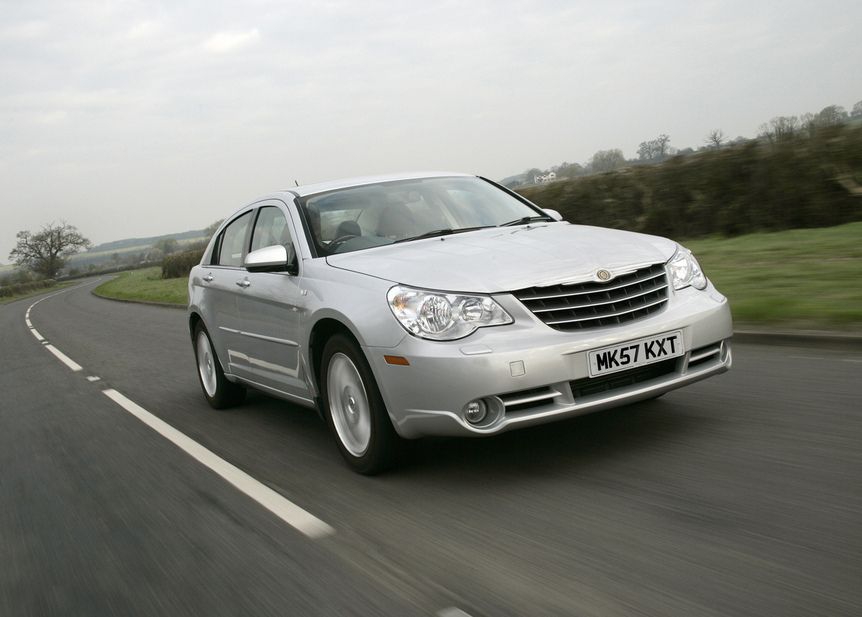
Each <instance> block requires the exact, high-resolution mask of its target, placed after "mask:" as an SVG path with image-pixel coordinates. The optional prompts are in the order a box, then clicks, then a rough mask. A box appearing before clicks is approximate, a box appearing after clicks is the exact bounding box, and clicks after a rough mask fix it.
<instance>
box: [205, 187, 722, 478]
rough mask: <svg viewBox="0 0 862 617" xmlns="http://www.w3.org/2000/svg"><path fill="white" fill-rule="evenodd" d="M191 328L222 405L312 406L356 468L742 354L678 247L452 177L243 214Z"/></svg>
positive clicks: (648, 393) (314, 196) (216, 252)
mask: <svg viewBox="0 0 862 617" xmlns="http://www.w3.org/2000/svg"><path fill="white" fill-rule="evenodd" d="M189 331H190V334H191V338H192V343H193V346H194V350H195V355H196V360H197V370H198V375H199V377H200V381H201V385H202V388H203V393H204V395H205V397H206V399H207V400H208V401H209V403H210V404H211V405H212V406H213V407H215V408H224V407H229V406H232V405H236V404H239V403H240V402H241V401H242V399H243V396H244V394H245V389H246V388H248V387H251V388H255V389H258V390H261V391H263V392H266V393H269V394H271V395H273V396H277V397H280V398H282V399H285V400H287V401H290V402H293V403H296V404H299V405H304V406H308V407H312V408H315V409H317V410H318V412H319V413H320V414H321V415H322V416H323V418H324V419H325V421H326V423H327V424H328V425H329V427H330V429H331V431H332V434H333V436H334V438H335V442H336V444H337V446H338V448H339V450H340V451H341V454H342V455H343V457H344V459H345V460H346V461H347V462H348V464H349V465H350V466H351V467H352V468H353V469H354V470H356V471H359V472H361V473H376V472H379V471H381V470H383V469H385V468H387V467H389V466H391V465H392V464H393V463H395V462H396V461H398V460H399V457H400V454H401V453H402V452H403V451H404V446H405V444H406V443H407V441H408V440H411V439H416V438H419V437H423V436H428V435H452V436H459V435H460V436H478V435H492V434H495V433H500V432H502V431H507V430H511V429H514V428H518V427H524V426H529V425H533V424H538V423H542V422H550V421H553V420H559V419H563V418H569V417H572V416H576V415H579V414H584V413H588V412H594V411H598V410H601V409H606V408H609V407H614V406H618V405H623V404H628V403H632V402H635V401H641V400H646V399H650V398H655V397H658V396H661V395H662V394H664V393H665V392H668V391H670V390H673V389H675V388H679V387H681V386H685V385H687V384H691V383H694V382H696V381H699V380H701V379H704V378H706V377H710V376H712V375H717V374H719V373H722V372H724V371H726V370H728V368H730V365H731V345H730V342H731V340H730V339H731V335H732V324H731V316H730V309H729V307H728V303H727V300H726V299H725V297H724V296H722V295H721V294H720V293H719V292H718V291H717V290H716V288H715V287H714V286H713V285H712V283H711V282H710V281H709V279H707V278H706V276H705V275H704V273H703V271H702V270H701V268H700V266H699V265H698V262H697V261H696V260H695V258H694V257H693V256H692V254H691V253H690V252H689V251H688V250H686V249H685V248H684V247H682V246H680V245H679V244H677V243H676V242H673V241H671V240H667V239H665V238H660V237H655V236H648V235H642V234H637V233H631V232H626V231H619V230H613V229H604V228H598V227H586V226H579V225H572V224H569V223H567V222H565V221H563V220H562V218H561V216H560V215H559V214H558V213H557V212H555V211H553V210H543V209H542V208H539V207H538V206H536V205H534V204H532V203H530V202H529V201H527V200H525V199H524V198H522V197H521V196H519V195H518V194H516V193H513V192H511V191H509V190H507V189H505V188H503V187H501V186H498V185H496V184H494V183H493V182H490V181H488V180H485V179H483V178H480V177H476V176H470V175H466V174H454V173H446V174H431V173H421V174H401V175H394V176H383V177H375V178H363V179H359V180H349V181H340V182H332V183H326V184H316V185H310V186H304V187H297V188H292V189H289V190H285V191H281V192H277V193H273V194H271V195H267V196H265V197H261V198H260V199H257V200H254V201H252V202H251V203H249V204H248V205H246V206H244V207H242V208H240V209H239V210H237V211H236V212H235V213H234V214H233V215H232V216H230V217H229V218H227V219H226V220H225V221H224V223H223V224H222V225H221V227H220V228H219V229H218V231H217V232H216V233H215V235H214V236H213V238H212V240H211V241H210V243H209V246H208V247H207V249H206V251H205V253H204V256H203V259H202V261H201V263H200V264H199V265H198V266H195V267H194V268H193V270H192V272H191V274H190V277H189Z"/></svg>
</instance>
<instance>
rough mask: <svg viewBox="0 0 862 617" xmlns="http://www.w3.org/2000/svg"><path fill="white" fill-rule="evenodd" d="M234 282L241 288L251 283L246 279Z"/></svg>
mask: <svg viewBox="0 0 862 617" xmlns="http://www.w3.org/2000/svg"><path fill="white" fill-rule="evenodd" d="M236 284H237V285H239V286H240V287H242V288H243V289H245V288H247V287H248V286H249V285H251V281H250V280H248V279H240V280H238V281H237V282H236Z"/></svg>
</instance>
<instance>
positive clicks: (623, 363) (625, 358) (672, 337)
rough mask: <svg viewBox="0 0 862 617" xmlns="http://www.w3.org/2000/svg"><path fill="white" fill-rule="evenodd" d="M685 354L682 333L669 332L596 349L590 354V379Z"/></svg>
mask: <svg viewBox="0 0 862 617" xmlns="http://www.w3.org/2000/svg"><path fill="white" fill-rule="evenodd" d="M684 353H685V349H684V348H683V344H682V332H680V331H677V332H668V333H666V334H659V335H658V336H651V337H649V338H645V339H641V340H639V341H629V342H628V343H623V344H622V345H614V346H613V347H604V348H602V349H595V350H593V351H591V352H590V353H589V359H590V377H598V376H599V375H608V374H610V373H616V372H617V371H625V370H627V369H631V368H636V367H638V366H644V365H647V364H652V363H653V362H661V361H662V360H667V359H668V358H675V357H677V356H681V355H682V354H684Z"/></svg>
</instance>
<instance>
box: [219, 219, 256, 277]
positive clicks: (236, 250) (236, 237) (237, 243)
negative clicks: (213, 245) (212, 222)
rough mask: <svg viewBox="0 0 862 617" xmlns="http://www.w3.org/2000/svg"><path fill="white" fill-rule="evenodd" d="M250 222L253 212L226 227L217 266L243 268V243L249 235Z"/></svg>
mask: <svg viewBox="0 0 862 617" xmlns="http://www.w3.org/2000/svg"><path fill="white" fill-rule="evenodd" d="M250 222H251V212H246V213H245V214H243V215H242V216H240V217H239V218H237V219H235V220H234V221H233V222H232V223H231V224H230V225H228V226H227V227H225V229H224V231H223V232H222V234H221V239H220V242H219V247H218V256H217V258H216V262H215V263H216V265H219V266H233V267H237V268H238V267H240V266H242V252H243V248H244V247H243V243H244V242H245V239H246V236H247V234H248V226H249V223H250Z"/></svg>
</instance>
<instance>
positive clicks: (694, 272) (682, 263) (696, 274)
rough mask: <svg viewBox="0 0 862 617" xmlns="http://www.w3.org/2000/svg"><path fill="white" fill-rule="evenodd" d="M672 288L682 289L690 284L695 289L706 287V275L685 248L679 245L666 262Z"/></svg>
mask: <svg viewBox="0 0 862 617" xmlns="http://www.w3.org/2000/svg"><path fill="white" fill-rule="evenodd" d="M668 266H669V268H670V274H671V278H672V279H673V288H674V289H682V288H684V287H688V286H689V285H691V286H692V287H694V288H695V289H706V276H705V275H704V273H703V270H701V269H700V264H699V263H697V260H696V259H695V258H694V255H692V254H691V251H690V250H688V249H687V248H683V247H679V248H678V249H677V251H676V255H674V256H673V259H671V260H670V261H669V262H668Z"/></svg>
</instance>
